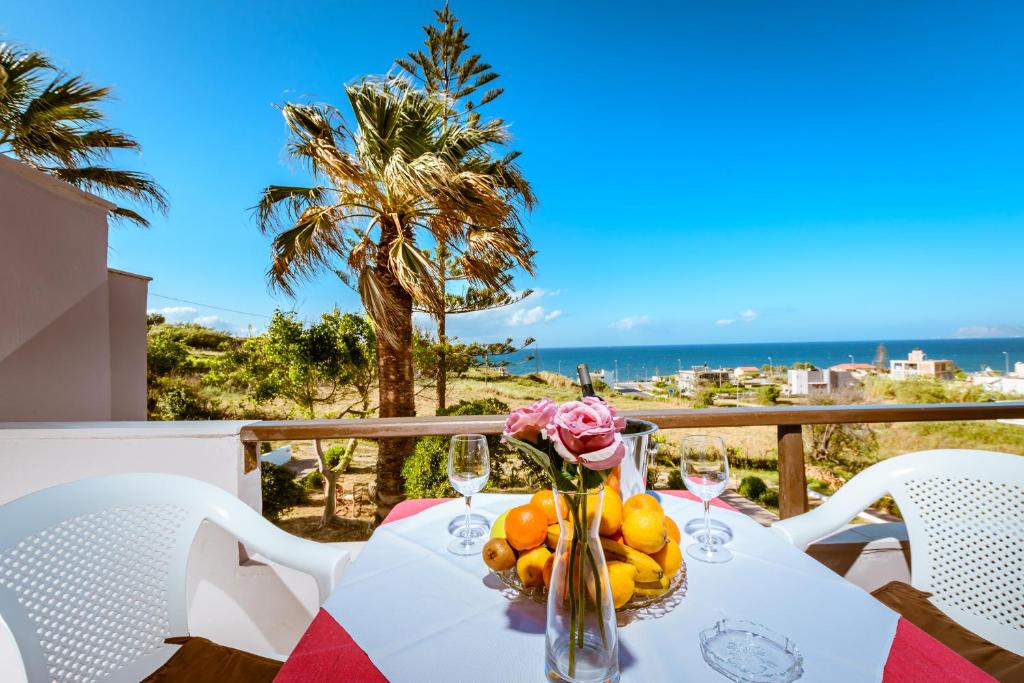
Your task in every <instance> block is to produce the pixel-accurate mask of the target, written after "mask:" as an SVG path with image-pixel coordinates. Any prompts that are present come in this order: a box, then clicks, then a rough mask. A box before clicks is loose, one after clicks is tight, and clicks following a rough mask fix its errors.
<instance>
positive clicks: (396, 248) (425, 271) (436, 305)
mask: <svg viewBox="0 0 1024 683" xmlns="http://www.w3.org/2000/svg"><path fill="white" fill-rule="evenodd" d="M388 263H389V264H390V266H391V270H392V272H394V274H395V279H396V280H397V281H398V283H399V284H400V285H401V286H402V288H403V289H404V290H405V291H407V292H409V293H410V294H411V295H412V297H413V299H414V300H415V301H419V302H421V303H423V304H424V305H425V306H427V307H432V309H433V310H439V309H440V308H442V307H443V306H444V298H443V297H442V295H441V291H440V289H439V288H438V286H437V279H438V273H437V268H436V266H435V265H434V263H433V261H431V260H430V259H429V258H427V256H426V255H425V254H424V253H423V252H422V251H420V250H419V249H417V248H416V247H414V246H413V245H412V243H411V242H410V241H409V240H407V239H405V238H403V237H399V238H397V239H396V240H395V241H394V242H393V243H392V244H391V249H390V250H389V252H388Z"/></svg>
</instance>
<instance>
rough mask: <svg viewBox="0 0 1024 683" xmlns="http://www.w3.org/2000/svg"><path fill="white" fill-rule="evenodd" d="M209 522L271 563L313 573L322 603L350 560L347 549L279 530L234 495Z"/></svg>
mask: <svg viewBox="0 0 1024 683" xmlns="http://www.w3.org/2000/svg"><path fill="white" fill-rule="evenodd" d="M207 519H208V521H210V522H213V523H214V524H216V525H217V526H219V527H221V528H222V529H224V530H225V531H227V532H228V533H230V534H232V535H234V536H235V538H237V539H238V540H239V541H241V542H242V543H244V544H245V546H246V548H248V549H250V550H252V551H255V552H257V553H259V554H260V555H262V556H263V557H265V558H267V559H268V560H270V561H271V562H276V563H277V564H281V565H283V566H285V567H290V568H291V569H297V570H299V571H302V572H305V573H307V574H310V575H311V576H312V577H313V578H314V579H316V585H317V590H318V592H319V595H320V602H321V603H323V601H324V600H326V599H327V596H328V595H330V594H331V592H332V591H333V590H334V587H335V585H337V583H338V580H339V579H340V578H341V575H342V573H343V572H344V570H345V567H346V566H347V565H348V563H349V560H350V557H351V556H350V555H349V553H348V551H346V550H342V549H340V548H336V547H333V546H331V545H328V544H326V543H317V542H316V541H310V540H308V539H305V538H299V537H298V536H295V535H293V534H289V533H288V532H286V531H283V530H281V529H279V528H277V527H276V526H274V525H273V524H271V523H270V522H268V521H267V520H265V519H264V518H263V516H262V515H260V514H259V513H258V512H256V511H255V510H253V509H252V508H251V507H249V506H248V505H246V504H245V503H243V502H242V501H240V500H238V499H237V498H233V497H231V496H225V497H224V498H222V499H220V500H218V502H217V504H216V505H214V506H212V508H211V510H210V513H209V514H208V515H207Z"/></svg>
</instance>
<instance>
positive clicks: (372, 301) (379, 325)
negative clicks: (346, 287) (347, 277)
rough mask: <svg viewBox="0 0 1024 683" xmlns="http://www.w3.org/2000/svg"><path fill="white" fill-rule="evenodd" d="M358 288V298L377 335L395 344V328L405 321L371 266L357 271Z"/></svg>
mask: <svg viewBox="0 0 1024 683" xmlns="http://www.w3.org/2000/svg"><path fill="white" fill-rule="evenodd" d="M358 289H359V298H360V299H362V302H363V306H365V307H366V313H367V315H369V316H370V320H372V321H373V323H374V328H375V330H376V332H377V337H378V338H379V339H381V340H382V341H384V343H386V344H388V345H389V346H392V347H394V346H396V345H397V344H398V336H397V335H396V334H395V330H396V329H398V328H399V327H400V326H401V325H402V324H404V322H405V321H403V320H402V316H401V313H399V312H398V306H397V305H396V302H395V300H394V299H393V298H392V296H391V295H390V294H389V293H388V290H387V288H386V287H384V284H383V283H382V282H381V281H380V278H379V277H378V276H377V273H376V271H375V270H374V269H373V268H372V267H370V266H366V267H363V268H362V269H361V270H360V271H359V282H358Z"/></svg>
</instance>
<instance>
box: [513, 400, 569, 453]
mask: <svg viewBox="0 0 1024 683" xmlns="http://www.w3.org/2000/svg"><path fill="white" fill-rule="evenodd" d="M557 409H558V404H557V403H555V402H554V401H552V400H551V399H550V398H542V399H539V400H537V401H534V402H533V403H531V404H530V405H528V406H526V407H525V408H516V409H515V410H513V411H512V413H511V414H510V415H509V416H508V419H507V420H505V431H504V432H503V433H502V436H511V437H514V438H516V439H519V440H520V441H528V442H531V443H536V441H537V437H538V436H540V435H541V433H542V432H543V431H544V429H545V428H546V427H547V426H548V424H549V423H550V422H551V418H553V417H554V416H555V410H557Z"/></svg>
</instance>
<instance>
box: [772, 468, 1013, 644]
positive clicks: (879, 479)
mask: <svg viewBox="0 0 1024 683" xmlns="http://www.w3.org/2000/svg"><path fill="white" fill-rule="evenodd" d="M886 493H888V494H890V495H891V496H892V497H893V499H894V500H895V501H896V504H897V505H898V506H899V510H900V514H901V515H902V517H903V519H904V521H905V522H906V525H907V533H908V536H909V538H910V549H911V553H912V561H911V565H912V568H911V576H912V579H911V580H912V583H913V585H914V587H915V588H918V589H920V590H923V591H927V592H930V593H932V598H931V602H932V603H933V604H935V605H936V606H937V607H938V608H939V609H941V610H942V611H943V612H945V613H946V614H948V615H949V616H950V617H951V618H953V619H954V620H955V621H957V622H958V623H960V624H962V625H963V626H964V627H966V628H968V629H970V630H971V631H973V632H974V633H977V634H978V635H980V636H982V637H983V638H986V639H988V640H990V641H992V642H993V643H996V644H997V645H1000V646H1001V647H1003V648H1006V649H1008V650H1011V651H1013V652H1016V653H1017V654H1024V456H1018V455H1010V454H1007V453H993V452H990V451H974V450H932V451H921V452H918V453H908V454H906V455H900V456H896V457H894V458H890V459H888V460H885V461H883V462H880V463H877V464H875V465H872V466H871V467H869V468H868V469H866V470H864V471H863V472H861V473H860V474H858V475H857V476H855V477H854V478H853V479H851V480H850V481H849V482H847V483H846V484H845V485H844V486H843V487H842V488H840V489H839V491H837V492H836V494H835V495H834V496H833V497H832V498H831V499H830V500H829V501H828V502H827V503H825V504H824V505H822V506H821V507H820V508H818V509H817V510H815V511H813V512H811V513H808V514H806V515H801V516H799V517H795V518H792V519H788V520H784V521H782V522H780V523H778V524H777V525H776V526H777V527H779V528H780V529H783V530H784V531H785V533H786V534H787V535H788V536H789V537H790V539H791V540H792V541H793V542H794V544H796V545H799V546H801V547H805V546H806V545H808V544H809V543H811V542H813V541H814V540H817V538H820V537H821V536H822V535H823V533H822V530H823V529H827V527H828V526H829V525H830V526H831V528H832V529H835V528H838V527H839V526H841V525H842V524H845V523H846V522H848V521H849V520H850V519H852V518H853V517H854V516H855V515H856V514H858V513H859V512H861V511H862V510H864V509H865V508H866V507H868V506H870V505H871V504H872V503H874V502H875V501H876V500H878V499H879V498H880V497H882V496H883V495H884V494H886ZM819 513H820V514H819ZM826 518H827V519H826Z"/></svg>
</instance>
